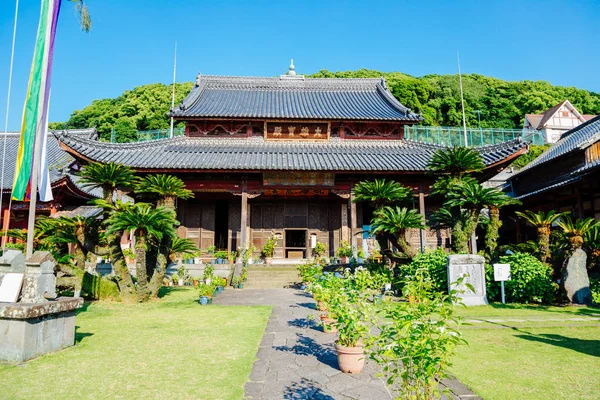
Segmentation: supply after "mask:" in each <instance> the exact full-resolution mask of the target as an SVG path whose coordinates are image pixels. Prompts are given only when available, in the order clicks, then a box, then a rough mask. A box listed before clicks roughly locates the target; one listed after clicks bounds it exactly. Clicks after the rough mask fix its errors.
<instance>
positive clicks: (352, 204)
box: [348, 184, 358, 257]
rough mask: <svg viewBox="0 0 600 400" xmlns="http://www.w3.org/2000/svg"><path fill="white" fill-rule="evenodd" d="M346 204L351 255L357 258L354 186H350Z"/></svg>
mask: <svg viewBox="0 0 600 400" xmlns="http://www.w3.org/2000/svg"><path fill="white" fill-rule="evenodd" d="M348 202H349V204H350V239H351V240H350V244H351V245H352V253H353V255H354V257H357V254H356V253H357V250H358V249H357V247H358V244H357V240H356V233H357V232H358V229H357V225H356V221H357V218H356V203H355V202H354V184H352V188H351V190H350V197H349V198H348Z"/></svg>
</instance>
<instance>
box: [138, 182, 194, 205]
mask: <svg viewBox="0 0 600 400" xmlns="http://www.w3.org/2000/svg"><path fill="white" fill-rule="evenodd" d="M135 192H136V193H140V194H145V195H149V196H150V197H156V198H157V206H159V207H166V208H168V209H169V210H173V211H174V210H175V200H176V199H182V200H186V199H191V198H193V197H194V193H193V192H192V191H191V190H189V189H186V188H185V183H184V182H183V181H182V180H181V179H179V178H178V177H176V176H173V175H148V176H146V177H144V178H142V179H141V180H140V182H139V184H138V185H137V188H136V190H135Z"/></svg>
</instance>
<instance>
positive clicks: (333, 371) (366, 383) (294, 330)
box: [214, 289, 478, 400]
mask: <svg viewBox="0 0 600 400" xmlns="http://www.w3.org/2000/svg"><path fill="white" fill-rule="evenodd" d="M214 302H215V303H216V304H222V305H270V306H273V312H272V314H271V318H270V319H269V322H268V324H267V327H266V329H265V334H264V336H263V338H262V341H261V343H260V347H259V349H258V352H257V355H256V356H257V360H256V362H255V363H254V365H253V368H252V372H251V374H250V379H249V381H248V382H247V383H246V385H245V397H246V398H247V399H252V400H257V399H260V400H271V399H273V400H275V399H297V400H301V399H302V400H304V399H314V400H317V399H318V400H331V399H335V400H338V399H339V400H347V399H365V400H371V399H372V400H383V399H390V398H391V396H390V394H389V393H388V391H387V389H386V387H385V384H384V383H383V381H381V379H380V378H378V377H377V372H376V370H375V365H374V363H373V362H370V361H369V360H367V361H366V365H365V368H364V370H363V371H362V372H361V373H360V374H357V375H350V374H344V373H342V372H340V370H339V369H338V365H337V356H336V353H335V348H334V346H333V342H334V341H335V339H336V334H334V333H324V332H323V331H322V330H321V327H320V325H319V324H317V321H316V320H318V315H319V313H318V312H317V310H316V307H315V302H314V300H313V299H312V297H310V296H309V295H307V294H306V293H304V292H302V291H299V290H293V289H244V290H226V291H225V292H224V293H223V294H222V295H220V296H218V297H216V298H215V300H214ZM311 315H312V316H313V318H315V320H311V319H310V318H309V316H311ZM446 385H447V386H448V387H449V388H450V389H451V390H452V391H453V393H454V394H456V396H455V395H454V394H453V395H452V398H453V399H459V398H464V399H466V398H469V399H476V398H478V397H477V396H475V395H474V393H473V392H471V391H470V390H469V389H467V388H466V387H465V386H463V385H461V384H460V383H459V382H457V381H449V382H446Z"/></svg>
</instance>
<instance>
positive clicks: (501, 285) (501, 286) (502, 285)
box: [500, 281, 506, 304]
mask: <svg viewBox="0 0 600 400" xmlns="http://www.w3.org/2000/svg"><path fill="white" fill-rule="evenodd" d="M500 288H502V304H506V300H505V298H504V281H500Z"/></svg>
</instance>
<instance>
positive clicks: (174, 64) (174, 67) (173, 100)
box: [169, 42, 177, 138]
mask: <svg viewBox="0 0 600 400" xmlns="http://www.w3.org/2000/svg"><path fill="white" fill-rule="evenodd" d="M176 76H177V42H175V56H174V58H173V93H172V95H171V112H173V109H174V108H175V79H176ZM169 137H170V138H172V137H173V116H171V131H170V132H169Z"/></svg>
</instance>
